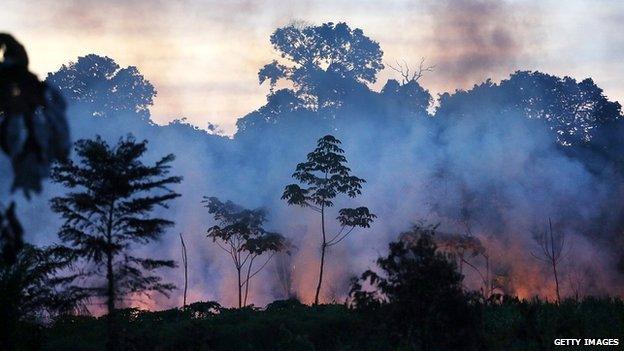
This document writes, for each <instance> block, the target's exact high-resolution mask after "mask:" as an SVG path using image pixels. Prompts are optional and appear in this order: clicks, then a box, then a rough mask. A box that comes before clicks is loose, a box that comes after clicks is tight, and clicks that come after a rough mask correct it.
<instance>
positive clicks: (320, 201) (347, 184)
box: [282, 135, 376, 305]
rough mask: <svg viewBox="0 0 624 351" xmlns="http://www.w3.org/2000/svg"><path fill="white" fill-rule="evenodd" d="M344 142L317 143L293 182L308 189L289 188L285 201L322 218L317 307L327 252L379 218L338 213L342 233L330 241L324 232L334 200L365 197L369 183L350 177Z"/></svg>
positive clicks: (361, 210)
mask: <svg viewBox="0 0 624 351" xmlns="http://www.w3.org/2000/svg"><path fill="white" fill-rule="evenodd" d="M340 144H341V142H340V140H338V139H336V138H335V137H333V136H331V135H326V136H324V137H322V138H321V139H319V140H318V142H317V147H316V149H314V151H312V152H310V153H309V154H308V156H307V161H306V162H302V163H299V164H298V165H297V168H296V170H295V173H293V175H292V176H293V178H295V179H296V180H298V181H299V182H300V183H302V184H305V185H307V186H308V187H307V188H305V187H304V188H302V187H300V186H299V185H297V184H290V185H287V186H286V188H285V189H284V193H283V195H282V199H283V200H286V202H287V203H288V204H289V205H297V206H301V207H306V208H310V209H312V210H313V211H315V212H317V213H318V214H319V215H320V217H321V237H322V241H321V262H320V268H319V279H318V284H317V287H316V293H315V295H314V304H315V305H317V304H318V303H319V294H320V291H321V284H322V283H323V268H324V265H325V250H326V249H327V248H328V247H330V246H333V245H336V244H338V243H340V242H341V241H342V240H344V239H345V238H346V237H347V236H348V235H349V234H351V232H352V231H353V230H354V229H355V228H356V227H360V228H368V227H370V224H371V223H372V222H373V220H374V218H376V216H375V215H374V214H372V213H371V212H370V211H369V210H368V208H367V207H357V208H343V209H341V210H339V211H338V217H337V220H338V222H339V223H340V230H339V231H338V232H337V233H335V235H333V236H331V237H329V238H328V235H327V233H326V228H325V216H326V212H327V208H328V207H332V206H333V205H334V202H333V200H334V199H335V198H336V197H337V196H338V195H340V194H344V195H347V196H348V197H350V198H354V197H356V196H358V195H360V194H361V193H362V191H361V189H362V184H363V183H365V182H366V181H365V180H364V179H361V178H358V177H356V176H353V175H351V169H349V167H347V166H346V163H347V159H346V157H345V156H344V155H343V154H344V150H342V149H341V148H340V146H339V145H340Z"/></svg>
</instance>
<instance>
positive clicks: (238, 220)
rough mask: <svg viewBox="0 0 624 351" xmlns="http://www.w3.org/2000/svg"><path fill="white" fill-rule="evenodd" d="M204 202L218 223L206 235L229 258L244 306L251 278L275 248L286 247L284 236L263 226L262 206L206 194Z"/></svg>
mask: <svg viewBox="0 0 624 351" xmlns="http://www.w3.org/2000/svg"><path fill="white" fill-rule="evenodd" d="M203 203H205V206H206V207H207V208H208V212H209V213H210V214H212V216H213V217H214V219H215V221H217V223H218V225H215V226H213V227H211V228H209V229H208V234H207V236H208V237H209V238H211V239H212V241H213V242H215V243H216V244H217V245H219V247H220V248H221V249H223V251H225V252H227V253H228V255H230V257H231V258H232V261H233V263H234V268H236V275H237V278H238V307H239V308H240V307H243V306H246V305H247V296H248V294H249V285H250V283H251V279H252V278H253V277H254V276H256V275H257V274H258V273H260V271H262V269H263V268H264V267H265V266H266V265H267V263H269V261H270V260H271V258H272V257H273V255H274V254H275V253H276V252H280V251H283V250H285V248H286V246H285V239H284V237H283V236H282V235H281V234H278V233H273V232H269V231H267V230H266V229H264V227H263V226H264V223H265V222H266V220H267V214H266V211H265V210H264V209H261V208H260V209H255V210H248V209H244V208H242V207H241V206H238V205H236V204H234V203H233V202H231V201H227V202H221V201H220V200H219V199H218V198H216V197H205V198H204V201H203ZM267 253H268V254H269V256H268V257H267V258H266V259H265V260H264V262H263V263H261V264H260V266H259V267H254V261H255V259H256V258H258V257H260V256H262V255H264V254H267ZM245 271H246V273H245ZM243 288H244V289H245V293H244V296H243Z"/></svg>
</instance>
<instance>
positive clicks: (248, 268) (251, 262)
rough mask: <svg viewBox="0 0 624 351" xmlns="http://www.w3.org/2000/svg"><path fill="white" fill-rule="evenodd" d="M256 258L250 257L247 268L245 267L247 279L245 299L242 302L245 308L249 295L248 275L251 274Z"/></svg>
mask: <svg viewBox="0 0 624 351" xmlns="http://www.w3.org/2000/svg"><path fill="white" fill-rule="evenodd" d="M255 258H256V256H252V257H251V260H250V261H249V266H248V267H247V279H245V299H244V300H243V305H244V306H247V295H248V294H249V280H250V279H251V278H250V277H249V275H250V274H251V268H252V267H253V261H254V259H255Z"/></svg>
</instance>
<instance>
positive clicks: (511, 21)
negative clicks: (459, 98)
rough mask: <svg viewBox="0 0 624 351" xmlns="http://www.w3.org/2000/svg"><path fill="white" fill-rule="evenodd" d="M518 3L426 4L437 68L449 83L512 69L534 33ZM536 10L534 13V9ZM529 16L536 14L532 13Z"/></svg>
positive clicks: (459, 0) (450, 0)
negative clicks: (427, 5)
mask: <svg viewBox="0 0 624 351" xmlns="http://www.w3.org/2000/svg"><path fill="white" fill-rule="evenodd" d="M518 6H519V5H517V4H516V5H514V4H511V3H509V2H507V1H496V0H443V1H435V2H432V3H431V4H430V5H429V12H430V15H431V19H432V21H433V24H432V26H433V28H432V30H433V35H432V36H431V42H432V44H433V50H432V51H433V56H432V57H431V58H430V60H429V61H430V62H433V63H434V64H436V73H437V74H439V75H440V78H442V80H443V81H445V82H447V84H448V83H449V82H450V83H451V86H453V87H457V88H465V87H468V86H470V85H472V84H475V83H478V82H480V81H483V80H484V79H486V78H489V77H492V75H493V74H495V75H500V74H501V73H502V74H506V73H508V72H512V71H513V70H515V68H516V67H517V64H518V61H519V59H520V58H521V56H522V54H523V53H524V52H525V51H526V50H527V49H528V47H529V45H528V44H527V42H526V41H527V40H529V38H530V37H533V36H534V33H531V30H530V28H531V27H534V26H531V24H530V23H527V22H525V21H528V19H525V18H518V17H517V16H518V15H517V14H519V13H527V12H526V9H524V12H523V11H520V10H519V9H518ZM533 15H534V13H533ZM531 18H532V19H531V21H536V18H535V17H534V16H533V17H531Z"/></svg>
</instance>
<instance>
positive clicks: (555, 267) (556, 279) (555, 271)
mask: <svg viewBox="0 0 624 351" xmlns="http://www.w3.org/2000/svg"><path fill="white" fill-rule="evenodd" d="M552 264H553V265H552V266H553V274H554V276H555V291H556V292H557V303H559V302H561V296H560V295H559V277H558V276H557V263H556V262H555V261H553V263H552Z"/></svg>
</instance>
